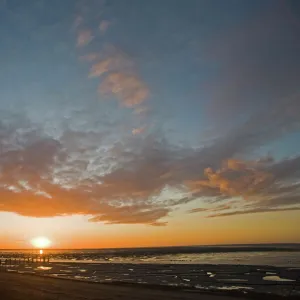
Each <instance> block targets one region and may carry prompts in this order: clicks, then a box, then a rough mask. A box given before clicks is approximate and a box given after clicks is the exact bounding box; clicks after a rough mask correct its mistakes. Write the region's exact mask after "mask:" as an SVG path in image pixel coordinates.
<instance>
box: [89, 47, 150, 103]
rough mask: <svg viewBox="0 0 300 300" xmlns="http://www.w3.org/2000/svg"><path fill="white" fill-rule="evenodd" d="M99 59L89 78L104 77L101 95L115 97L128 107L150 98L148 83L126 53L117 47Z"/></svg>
mask: <svg viewBox="0 0 300 300" xmlns="http://www.w3.org/2000/svg"><path fill="white" fill-rule="evenodd" d="M99 57H100V58H99V59H98V61H97V62H95V63H94V64H93V65H92V67H91V68H90V72H89V77H90V78H96V77H100V76H102V78H101V82H100V84H99V87H98V91H99V93H100V94H101V95H107V96H109V95H113V96H115V97H116V98H117V99H119V101H120V102H121V103H122V104H123V105H125V106H128V107H134V106H137V105H139V104H142V103H143V102H144V101H145V100H146V99H147V98H148V97H149V89H148V87H147V85H146V83H145V82H144V81H143V80H142V78H141V77H140V76H139V75H138V72H137V71H136V69H135V66H134V63H133V62H132V60H131V59H130V58H129V57H128V56H127V55H125V53H123V52H121V51H120V50H118V49H116V48H115V47H108V48H107V49H106V50H105V51H104V52H103V53H102V54H99ZM93 58H94V57H93Z"/></svg>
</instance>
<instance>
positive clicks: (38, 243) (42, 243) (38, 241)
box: [31, 237, 51, 249]
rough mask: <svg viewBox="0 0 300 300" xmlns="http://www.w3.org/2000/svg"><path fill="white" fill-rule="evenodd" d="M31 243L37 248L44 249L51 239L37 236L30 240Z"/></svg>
mask: <svg viewBox="0 0 300 300" xmlns="http://www.w3.org/2000/svg"><path fill="white" fill-rule="evenodd" d="M31 244H32V245H33V246H34V247H36V248H39V249H45V248H47V247H49V246H50V244H51V241H50V240H49V239H48V238H46V237H37V238H34V239H32V240H31Z"/></svg>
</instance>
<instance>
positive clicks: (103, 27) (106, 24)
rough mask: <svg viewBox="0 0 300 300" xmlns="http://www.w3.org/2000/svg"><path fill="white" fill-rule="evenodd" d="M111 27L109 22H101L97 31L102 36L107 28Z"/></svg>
mask: <svg viewBox="0 0 300 300" xmlns="http://www.w3.org/2000/svg"><path fill="white" fill-rule="evenodd" d="M110 25H111V22H110V21H108V20H102V21H101V22H100V25H99V30H100V32H101V33H102V34H104V33H106V31H107V30H108V28H109V26H110Z"/></svg>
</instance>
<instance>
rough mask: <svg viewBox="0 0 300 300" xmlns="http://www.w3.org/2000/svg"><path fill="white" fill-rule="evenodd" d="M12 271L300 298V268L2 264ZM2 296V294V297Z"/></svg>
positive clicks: (3, 269) (149, 285) (37, 274)
mask: <svg viewBox="0 0 300 300" xmlns="http://www.w3.org/2000/svg"><path fill="white" fill-rule="evenodd" d="M0 271H1V272H3V273H4V274H7V275H10V274H15V273H19V274H20V275H21V276H22V275H35V276H42V277H51V278H54V279H65V280H73V281H74V280H77V281H83V282H90V284H91V283H94V284H95V283H98V284H99V283H104V284H105V285H107V284H111V285H116V284H117V285H118V286H120V285H123V286H124V285H127V286H128V285H131V286H136V287H137V288H140V287H143V288H145V286H147V287H148V288H149V287H153V288H155V289H163V290H170V289H173V290H174V289H177V290H181V291H182V290H186V289H189V290H192V289H193V290H194V293H196V292H198V293H201V292H202V293H205V294H207V293H211V294H219V293H223V294H226V295H228V294H229V295H240V296H250V295H254V294H255V295H259V294H261V295H262V294H264V295H273V296H275V295H277V296H295V297H299V298H300V269H299V268H289V267H272V266H246V265H209V264H206V265H192V264H188V265H187V264H126V263H125V264H121V263H117V264H116V263H77V262H53V263H52V262H51V263H48V264H47V263H46V264H45V263H21V264H20V263H19V264H18V262H14V261H12V262H11V263H10V264H9V265H2V266H1V267H0ZM0 299H1V297H0Z"/></svg>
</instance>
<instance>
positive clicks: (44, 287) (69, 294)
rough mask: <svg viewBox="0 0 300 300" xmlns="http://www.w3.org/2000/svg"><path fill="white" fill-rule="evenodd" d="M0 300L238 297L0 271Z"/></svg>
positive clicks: (212, 299)
mask: <svg viewBox="0 0 300 300" xmlns="http://www.w3.org/2000/svg"><path fill="white" fill-rule="evenodd" d="M0 299H1V300H29V299H30V300H54V299H55V300H67V299H68V300H92V299H93V300H96V299H99V300H102V299H103V300H104V299H105V300H138V299H143V300H159V299H164V300H175V299H176V300H194V299H195V300H196V299H197V300H200V299H201V300H234V299H235V300H236V299H243V298H241V297H238V298H236V297H232V296H226V295H224V296H223V295H210V294H202V293H193V292H189V291H181V290H167V289H166V290H162V289H155V288H149V287H139V286H136V285H132V286H122V285H110V284H99V283H88V282H81V281H72V280H64V279H56V278H49V277H42V276H33V275H24V274H11V273H0Z"/></svg>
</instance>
